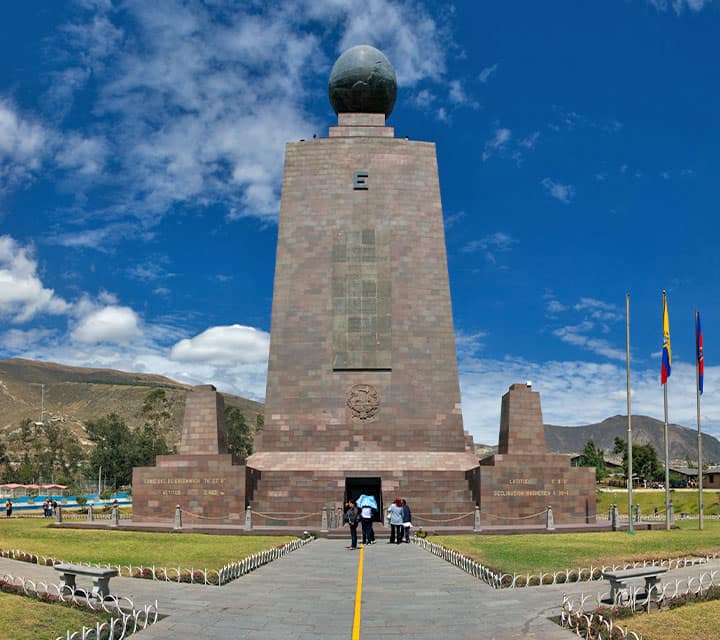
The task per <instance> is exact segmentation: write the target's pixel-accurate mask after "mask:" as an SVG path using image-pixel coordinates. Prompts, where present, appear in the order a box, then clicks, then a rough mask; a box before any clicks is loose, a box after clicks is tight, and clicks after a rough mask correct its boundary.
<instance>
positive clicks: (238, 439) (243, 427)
mask: <svg viewBox="0 0 720 640" xmlns="http://www.w3.org/2000/svg"><path fill="white" fill-rule="evenodd" d="M225 427H226V428H227V434H228V451H229V452H230V453H232V454H234V455H236V456H238V457H239V458H247V457H248V456H249V455H250V454H251V453H252V451H253V435H254V433H253V430H252V429H251V428H250V426H248V424H247V422H246V421H245V416H244V415H243V413H242V411H240V409H238V408H237V407H225Z"/></svg>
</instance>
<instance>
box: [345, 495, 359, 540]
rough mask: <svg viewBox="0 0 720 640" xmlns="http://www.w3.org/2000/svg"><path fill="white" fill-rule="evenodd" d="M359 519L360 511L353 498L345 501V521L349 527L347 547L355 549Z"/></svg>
mask: <svg viewBox="0 0 720 640" xmlns="http://www.w3.org/2000/svg"><path fill="white" fill-rule="evenodd" d="M359 521H360V512H359V511H358V509H357V507H356V506H355V501H354V500H348V501H347V509H345V522H347V523H348V525H349V527H350V546H349V547H348V549H357V528H358V522H359Z"/></svg>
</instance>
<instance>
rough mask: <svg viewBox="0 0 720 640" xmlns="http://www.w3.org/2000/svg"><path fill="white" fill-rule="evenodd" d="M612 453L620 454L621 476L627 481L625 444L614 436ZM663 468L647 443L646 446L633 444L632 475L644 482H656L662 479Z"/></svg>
mask: <svg viewBox="0 0 720 640" xmlns="http://www.w3.org/2000/svg"><path fill="white" fill-rule="evenodd" d="M613 453H616V454H622V457H623V462H622V465H623V475H624V476H625V478H626V479H627V467H628V464H627V463H628V454H627V442H626V441H625V440H623V438H620V437H619V436H615V446H614V448H613ZM663 472H664V467H663V466H662V465H661V464H660V460H658V456H657V451H655V447H653V446H652V444H650V443H649V442H648V443H647V444H633V475H634V476H637V477H639V478H643V479H644V480H658V479H660V478H661V477H662V475H663Z"/></svg>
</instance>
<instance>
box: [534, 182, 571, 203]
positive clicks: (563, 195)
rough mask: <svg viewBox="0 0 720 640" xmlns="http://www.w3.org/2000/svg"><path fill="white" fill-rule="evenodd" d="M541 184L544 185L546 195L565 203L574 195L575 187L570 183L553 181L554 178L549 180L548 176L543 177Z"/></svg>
mask: <svg viewBox="0 0 720 640" xmlns="http://www.w3.org/2000/svg"><path fill="white" fill-rule="evenodd" d="M541 184H542V186H543V187H545V190H546V191H547V193H548V195H550V196H552V197H553V198H555V199H556V200H560V202H563V203H565V204H569V203H570V201H571V200H572V199H573V198H574V197H575V187H573V186H572V185H571V184H562V183H561V182H555V180H551V179H550V178H543V180H542V181H541Z"/></svg>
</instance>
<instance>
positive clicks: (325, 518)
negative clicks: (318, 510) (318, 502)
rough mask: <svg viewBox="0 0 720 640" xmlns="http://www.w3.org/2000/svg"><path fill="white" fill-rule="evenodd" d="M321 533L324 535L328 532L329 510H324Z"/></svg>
mask: <svg viewBox="0 0 720 640" xmlns="http://www.w3.org/2000/svg"><path fill="white" fill-rule="evenodd" d="M320 531H321V532H322V533H327V532H328V515H327V509H325V508H324V507H323V510H322V524H321V525H320Z"/></svg>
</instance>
